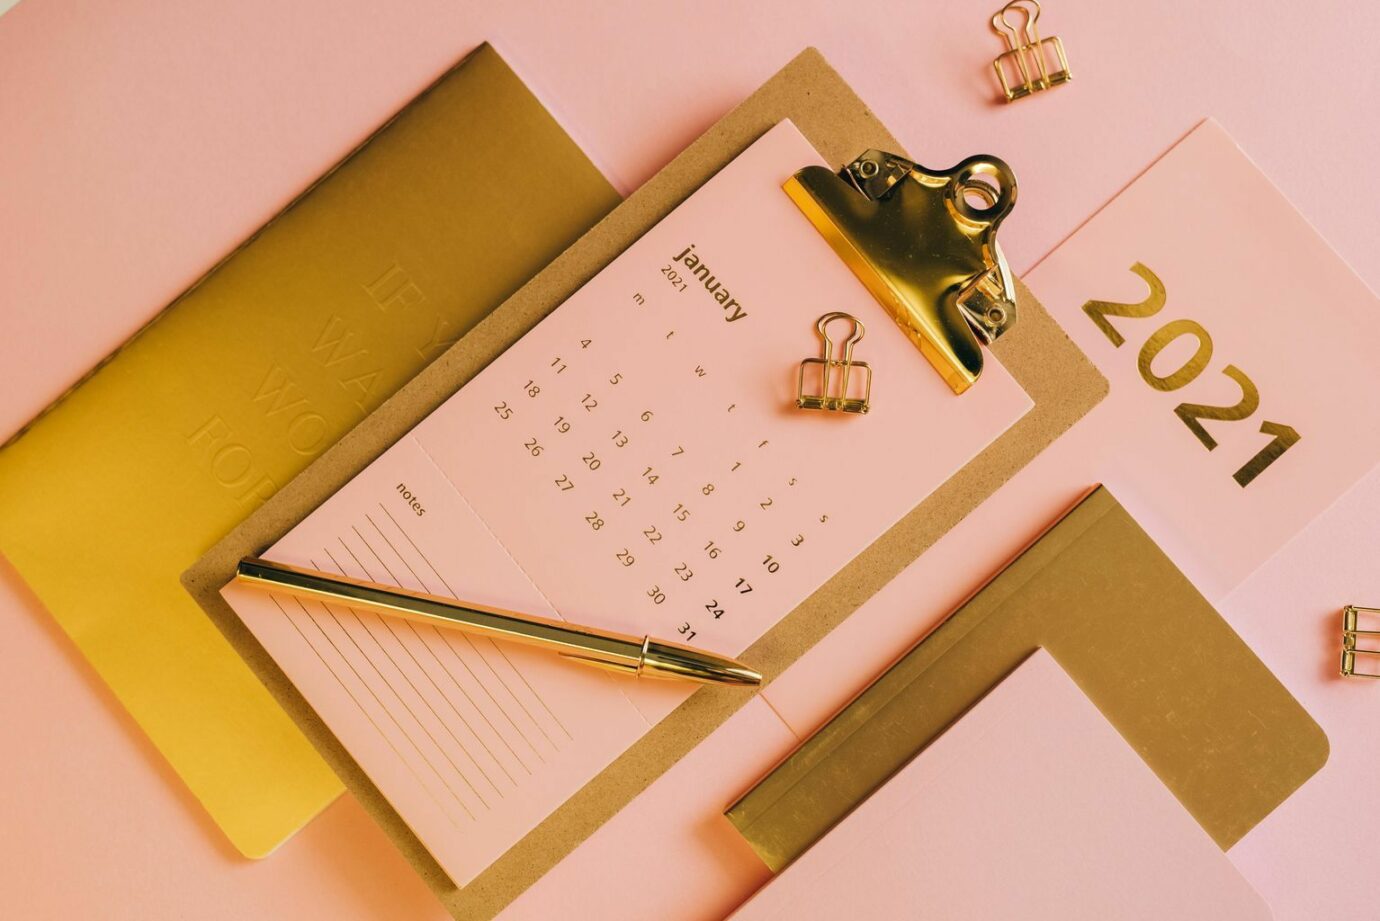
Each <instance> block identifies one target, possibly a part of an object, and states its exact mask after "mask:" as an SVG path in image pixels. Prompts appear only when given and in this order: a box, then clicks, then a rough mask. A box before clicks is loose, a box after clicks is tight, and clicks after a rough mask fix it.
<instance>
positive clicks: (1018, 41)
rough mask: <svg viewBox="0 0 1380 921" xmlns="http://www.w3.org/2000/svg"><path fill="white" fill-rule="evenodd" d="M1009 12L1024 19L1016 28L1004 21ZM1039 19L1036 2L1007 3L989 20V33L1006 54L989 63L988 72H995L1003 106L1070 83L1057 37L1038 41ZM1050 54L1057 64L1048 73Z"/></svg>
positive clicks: (1067, 63)
mask: <svg viewBox="0 0 1380 921" xmlns="http://www.w3.org/2000/svg"><path fill="white" fill-rule="evenodd" d="M1013 12H1014V13H1015V14H1017V15H1018V16H1024V17H1025V18H1024V20H1023V21H1022V22H1021V24H1020V26H1019V27H1017V26H1015V25H1013V24H1012V23H1011V22H1010V21H1009V20H1007V18H1006V14H1007V13H1013ZM1039 18H1040V4H1039V3H1038V2H1037V0H1011V2H1010V3H1008V4H1006V6H1004V7H1002V8H1001V9H999V10H997V12H996V13H995V14H994V15H993V16H992V31H993V32H995V33H997V34H998V35H1000V36H1001V38H1002V41H1004V42H1006V51H1004V52H1002V53H1001V54H999V55H997V57H996V59H995V60H993V61H992V69H993V70H995V71H996V72H997V81H998V82H999V83H1000V84H1001V92H1002V95H1003V96H1005V97H1006V101H1007V102H1015V101H1016V100H1017V99H1024V98H1025V97H1027V96H1030V95H1032V94H1034V93H1039V92H1042V91H1044V90H1047V89H1050V88H1052V87H1055V86H1059V85H1060V84H1062V83H1068V82H1069V81H1070V80H1072V79H1073V74H1071V73H1069V59H1068V58H1067V57H1065V56H1064V43H1063V42H1062V41H1061V40H1060V39H1059V36H1057V35H1053V36H1050V37H1049V38H1040V29H1039V26H1037V25H1036V21H1037V20H1039ZM1050 52H1053V54H1054V61H1055V62H1057V64H1058V66H1057V67H1054V68H1052V69H1051V67H1050V58H1049V53H1050ZM1009 77H1014V78H1015V79H1009Z"/></svg>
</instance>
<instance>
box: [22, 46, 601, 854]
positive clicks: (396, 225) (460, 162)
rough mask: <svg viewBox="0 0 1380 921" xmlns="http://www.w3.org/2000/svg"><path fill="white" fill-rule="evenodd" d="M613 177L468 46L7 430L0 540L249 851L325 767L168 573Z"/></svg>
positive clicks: (281, 827) (442, 334)
mask: <svg viewBox="0 0 1380 921" xmlns="http://www.w3.org/2000/svg"><path fill="white" fill-rule="evenodd" d="M523 164H529V165H530V164H536V165H539V167H540V168H534V169H523V168H521V167H522V165H523ZM514 177H517V178H516V179H515V178H514ZM617 201H618V198H617V196H616V194H615V193H614V191H613V189H612V188H611V187H610V186H609V184H608V183H607V182H606V181H605V180H604V178H603V177H602V176H601V175H600V174H599V172H598V171H597V170H596V169H595V168H594V167H593V166H592V165H591V164H590V163H589V161H588V160H587V159H586V158H585V156H584V154H583V153H582V152H581V151H580V149H579V148H578V147H577V146H576V145H575V144H574V142H572V141H571V140H570V138H569V137H567V136H566V134H565V133H564V132H563V131H562V129H561V127H560V126H559V125H558V124H556V122H555V121H554V120H553V119H552V118H551V116H550V115H549V114H548V113H547V112H546V110H545V109H544V108H543V107H542V105H541V103H540V102H538V101H537V99H536V98H535V97H534V96H532V95H531V93H530V92H529V91H528V90H527V88H526V87H525V86H523V84H522V82H521V81H520V80H519V79H518V78H517V76H516V75H515V74H514V73H513V72H512V71H511V70H509V69H508V66H507V65H506V64H505V63H504V62H503V60H502V59H501V58H500V57H499V56H498V54H497V53H496V52H494V51H493V49H491V48H489V47H488V46H487V45H486V46H483V47H481V48H479V49H478V50H477V51H475V52H474V53H473V54H471V55H470V56H469V57H467V58H466V59H465V60H464V61H462V62H461V63H460V64H458V65H456V66H455V67H454V68H453V69H452V70H450V71H449V72H448V73H446V74H445V75H444V76H442V77H441V78H440V79H439V80H438V81H437V82H436V83H435V84H434V85H433V86H432V87H431V88H430V89H428V90H427V91H425V92H424V93H423V94H422V95H421V96H419V97H418V98H417V99H416V100H414V101H413V102H411V103H410V104H409V105H408V106H407V107H406V108H404V109H403V110H402V111H401V112H400V113H399V114H398V115H396V116H395V117H394V118H393V119H392V120H391V121H389V122H388V123H387V124H386V125H384V126H383V127H382V128H380V129H379V131H378V132H377V133H375V134H374V135H373V136H372V137H371V138H369V139H368V140H367V141H366V142H365V143H364V144H362V145H361V146H360V147H359V148H358V149H356V150H355V151H354V152H353V153H352V154H350V155H349V156H348V157H347V158H346V159H345V160H344V161H342V162H341V163H340V164H339V165H337V166H336V167H335V168H334V169H332V170H331V171H330V172H329V173H327V174H326V176H325V177H324V178H322V179H321V180H319V181H318V182H317V183H316V184H315V185H313V186H312V187H311V188H310V189H308V190H307V192H305V193H304V194H303V195H302V196H301V197H299V198H298V199H297V200H296V201H295V202H293V203H292V204H291V205H289V206H288V208H287V209H286V210H284V211H283V212H282V213H281V214H280V215H278V216H277V217H276V218H274V219H273V220H272V221H271V222H270V223H269V224H268V225H267V226H265V227H264V228H263V229H261V230H260V231H259V232H258V233H257V234H255V235H254V236H253V237H251V238H250V239H249V240H248V241H246V242H245V243H244V244H243V245H242V246H240V247H239V248H238V249H236V250H235V251H234V252H233V253H232V254H231V255H230V256H229V257H227V258H226V259H225V260H224V261H223V262H221V263H220V264H219V265H217V266H216V267H215V268H213V269H212V270H211V271H210V273H208V274H207V275H206V276H205V277H204V278H202V279H201V280H200V281H199V282H197V283H196V284H195V285H194V286H193V287H192V288H191V289H190V290H189V291H187V292H186V293H185V294H183V295H182V296H181V297H179V298H178V299H177V300H176V301H175V302H174V303H173V304H172V305H171V306H169V307H168V308H167V309H166V310H164V311H163V312H162V313H160V314H159V315H158V316H157V317H156V318H155V319H154V320H153V322H151V323H150V324H149V325H148V326H146V327H145V328H144V329H143V330H142V331H141V332H140V333H139V334H138V335H137V336H135V337H134V338H133V339H132V340H130V341H129V342H128V343H126V344H125V345H124V346H123V347H121V349H120V350H119V351H117V352H116V353H115V354H114V355H112V356H111V357H110V358H109V359H107V360H106V361H105V362H104V363H103V364H101V365H100V366H98V367H97V369H96V370H95V371H93V372H92V373H91V374H90V375H88V376H87V377H86V378H85V379H84V380H83V381H82V382H81V383H80V384H78V385H77V386H76V387H74V388H73V389H72V390H71V391H69V392H68V393H67V394H66V395H65V396H64V397H63V398H62V399H61V400H60V401H58V402H57V403H56V404H54V405H53V406H52V407H51V408H50V409H49V410H48V411H47V412H45V414H43V415H41V416H40V417H39V418H38V419H36V420H35V421H34V422H33V423H31V424H30V425H29V426H28V427H27V429H26V430H24V431H23V432H21V433H20V434H19V435H17V436H16V437H15V438H14V439H13V440H12V441H11V443H10V444H9V445H7V446H6V447H5V448H4V450H3V451H0V549H3V551H4V553H5V555H6V556H7V557H8V558H9V559H10V561H11V562H12V563H13V564H14V566H15V567H16V568H17V569H18V570H19V572H20V573H21V574H22V575H23V577H24V579H25V580H26V581H27V582H28V584H29V585H30V586H31V587H32V588H33V590H34V591H35V593H37V595H38V596H39V598H40V599H42V601H43V603H44V604H45V605H46V606H47V607H48V609H49V610H50V611H51V612H52V613H53V616H54V617H56V618H57V620H58V622H59V623H60V624H61V625H62V628H63V629H64V630H65V631H67V633H68V635H70V636H71V637H72V639H73V641H74V642H75V643H76V644H77V646H78V647H79V648H80V649H81V651H82V653H83V654H84V655H85V656H86V658H87V659H88V660H89V661H90V662H91V664H92V665H93V666H94V667H95V668H96V670H97V672H99V673H100V675H101V677H102V678H104V679H105V681H106V682H107V683H108V684H109V685H110V687H111V689H112V690H113V691H114V692H115V695H116V696H117V697H118V698H119V699H120V701H121V702H122V703H123V704H124V706H125V707H126V708H128V710H129V712H130V713H131V714H132V715H133V716H134V718H135V720H136V721H137V722H138V723H139V725H140V726H141V727H142V728H143V730H144V731H145V732H146V733H148V735H149V737H150V739H152V740H153V743H154V745H156V746H157V747H158V749H159V750H160V751H162V753H163V755H164V756H165V757H166V758H167V759H168V761H169V762H170V763H171V764H172V766H173V768H174V769H175V770H176V771H177V773H178V774H179V775H180V776H181V777H182V779H183V780H184V781H185V782H186V783H187V785H188V786H189V787H190V788H191V790H192V792H193V793H194V794H195V795H196V797H197V799H199V800H200V801H201V802H202V804H203V805H205V807H206V809H207V810H208V811H209V812H210V814H211V816H212V818H213V819H214V820H215V821H216V822H217V824H219V825H220V827H221V828H222V829H224V831H225V833H226V834H227V835H228V836H229V837H230V839H231V841H232V842H234V844H235V846H236V847H237V848H239V849H240V850H241V851H242V852H243V853H245V854H246V855H249V856H252V857H257V856H262V855H264V854H266V853H268V852H269V851H271V850H273V848H275V847H276V846H277V845H278V844H279V843H281V842H282V841H283V840H284V839H285V838H286V837H287V836H289V835H291V834H292V833H293V832H294V831H296V830H297V829H298V828H300V827H301V826H302V825H303V824H304V823H305V822H306V821H307V820H308V819H310V818H311V817H312V816H313V815H315V814H316V813H317V812H318V811H319V810H320V809H322V808H323V807H324V806H325V805H326V804H328V803H329V802H330V801H331V800H332V799H334V798H335V797H336V796H337V795H338V794H339V792H340V790H341V786H340V781H339V780H338V779H337V778H336V777H335V776H334V775H333V774H332V772H331V770H330V768H328V767H327V766H326V764H325V762H323V761H322V760H321V758H320V756H319V755H318V754H317V753H316V752H315V751H313V749H312V747H311V745H310V744H309V743H308V742H307V740H306V739H305V738H303V736H302V734H301V733H300V732H299V731H298V729H297V727H296V726H295V725H294V724H293V722H292V720H291V719H289V718H288V716H287V715H286V714H284V713H283V711H282V709H281V708H280V707H279V706H278V704H277V703H276V702H275V701H274V700H273V698H272V696H271V695H270V694H269V693H268V692H267V691H266V690H265V689H264V687H263V685H262V684H261V683H260V682H259V680H258V679H257V678H255V676H254V674H253V672H251V671H250V669H249V668H247V667H246V666H245V664H244V662H243V660H242V659H241V658H240V657H239V656H238V655H236V654H235V651H234V649H233V648H232V647H231V645H230V644H229V643H227V642H226V640H225V638H224V637H223V636H222V635H221V633H220V632H219V631H218V630H217V629H216V627H215V625H214V624H213V623H211V621H209V620H207V618H206V616H205V614H204V613H203V612H202V611H201V610H200V609H199V608H198V607H197V605H196V604H195V602H193V601H192V600H191V599H189V598H188V597H187V595H186V592H185V591H184V590H183V589H182V586H181V584H180V583H179V582H178V576H179V574H180V573H181V572H182V571H183V570H184V569H186V568H187V566H189V565H190V564H191V563H192V562H194V561H195V560H196V559H197V557H198V556H200V555H201V554H202V553H203V552H205V550H206V548H207V547H209V546H211V544H213V543H214V542H215V541H216V540H217V539H218V538H220V537H221V536H222V535H224V534H225V533H226V532H227V531H229V530H230V529H231V528H233V527H234V526H235V525H236V524H238V523H239V522H240V520H241V519H242V518H244V516H246V515H247V514H249V513H250V512H252V511H253V510H254V509H255V508H256V507H257V506H258V505H259V504H260V503H261V502H262V501H263V500H264V499H266V498H267V497H268V496H269V495H271V494H272V493H273V492H274V491H275V490H276V488H277V487H279V486H281V485H283V484H284V483H287V482H288V481H289V480H290V479H291V478H292V477H293V476H294V475H295V474H296V473H297V472H298V471H299V470H301V469H302V468H304V467H306V466H307V464H308V463H309V462H310V461H311V460H312V458H314V457H315V456H317V455H318V454H320V453H321V452H322V451H324V450H325V449H326V448H328V447H329V446H330V445H331V444H332V443H333V442H335V440H336V439H338V438H339V437H340V436H341V435H343V434H344V433H345V432H347V431H349V430H350V428H351V427H352V426H354V425H355V424H356V423H357V422H359V421H360V420H361V419H363V418H364V417H365V416H366V415H367V414H368V413H369V412H370V411H371V410H373V409H374V408H375V407H377V406H378V405H379V404H380V403H381V402H382V401H383V399H384V398H385V397H387V396H388V395H389V394H391V393H392V392H393V391H395V390H396V389H397V388H398V387H400V386H401V385H402V384H403V383H405V382H406V381H407V380H409V379H410V378H411V377H412V376H413V375H415V374H416V373H417V372H418V371H419V370H420V369H421V368H423V367H424V366H425V365H426V364H428V363H429V362H430V361H431V360H432V359H433V358H435V357H436V356H437V355H439V354H441V353H442V352H444V351H445V349H446V348H447V347H448V346H449V345H450V344H451V343H452V342H454V341H455V340H456V339H457V338H458V337H459V336H460V335H461V334H463V333H464V332H466V331H467V330H468V329H469V328H470V327H471V326H473V325H474V324H475V322H477V321H478V320H479V319H480V318H481V317H483V316H484V315H485V314H486V313H487V312H488V311H489V310H491V309H492V308H493V307H494V306H496V305H497V304H499V303H500V302H501V301H502V300H503V299H504V298H506V297H507V296H508V295H510V294H511V293H512V292H513V291H515V290H516V289H517V288H518V286H519V285H521V284H522V283H523V282H525V281H526V280H527V279H528V278H529V277H531V276H532V274H534V273H535V272H536V271H537V270H538V269H539V268H541V267H542V266H543V265H544V264H546V263H547V262H548V261H549V260H550V259H551V258H552V257H554V256H555V255H556V254H558V253H559V252H560V251H561V250H562V249H563V248H564V247H565V246H566V245H567V244H569V243H570V242H571V241H572V240H574V239H575V238H576V237H578V236H579V235H580V234H581V233H582V232H584V231H585V230H586V229H587V228H588V227H590V226H591V225H592V224H593V223H594V222H595V221H597V220H598V219H599V218H600V217H602V216H603V215H604V214H605V213H606V212H607V211H608V210H609V209H610V208H612V207H613V206H614V205H615V204H616V203H617Z"/></svg>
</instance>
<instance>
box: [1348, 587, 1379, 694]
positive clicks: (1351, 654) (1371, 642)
mask: <svg viewBox="0 0 1380 921" xmlns="http://www.w3.org/2000/svg"><path fill="white" fill-rule="evenodd" d="M1362 614H1376V615H1380V608H1363V607H1361V606H1359V605H1355V604H1349V605H1347V606H1346V607H1344V608H1342V674H1343V675H1344V676H1346V677H1348V678H1380V672H1373V671H1357V670H1356V657H1357V656H1371V657H1373V658H1377V659H1380V630H1360V629H1357V628H1358V626H1359V624H1360V622H1361V615H1362ZM1360 637H1370V639H1365V640H1360V642H1364V643H1366V644H1367V647H1366V648H1364V649H1362V648H1358V645H1357V644H1358V639H1359V638H1360Z"/></svg>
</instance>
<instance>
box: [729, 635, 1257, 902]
mask: <svg viewBox="0 0 1380 921" xmlns="http://www.w3.org/2000/svg"><path fill="white" fill-rule="evenodd" d="M731 917H732V919H733V921H787V919H790V921H808V919H821V921H822V919H837V918H933V919H960V918H961V919H963V921H1010V919H1013V918H1020V919H1022V921H1103V919H1107V918H1116V919H1118V921H1165V919H1169V918H1172V919H1174V921H1195V919H1196V921H1267V919H1269V918H1270V911H1269V908H1268V907H1267V906H1266V905H1265V903H1264V902H1263V901H1262V900H1261V898H1260V896H1259V895H1257V894H1256V893H1255V891H1254V890H1253V889H1251V887H1250V885H1249V884H1248V883H1247V882H1246V881H1245V880H1244V879H1242V877H1241V874H1239V873H1238V872H1237V871H1236V869H1235V868H1234V867H1233V866H1232V865H1231V862H1230V861H1229V860H1227V857H1226V855H1224V854H1223V853H1222V852H1221V851H1220V850H1218V848H1217V845H1216V844H1214V843H1213V841H1212V839H1211V838H1209V837H1208V835H1207V833H1206V832H1204V831H1203V830H1202V828H1200V827H1199V826H1198V824H1197V823H1196V822H1195V821H1194V820H1193V818H1192V816H1190V815H1189V814H1188V813H1187V812H1186V811H1184V808H1183V807H1182V806H1181V805H1179V802H1178V801H1177V800H1175V799H1174V796H1173V794H1171V793H1170V792H1169V791H1168V790H1167V789H1165V787H1164V785H1163V784H1161V783H1160V781H1159V778H1157V777H1156V776H1155V775H1154V773H1153V772H1151V770H1150V769H1149V768H1148V767H1147V766H1146V765H1145V762H1143V761H1142V760H1141V759H1140V756H1139V755H1137V754H1136V752H1135V751H1134V750H1133V749H1132V748H1131V747H1130V746H1129V745H1128V744H1127V743H1126V741H1125V740H1124V739H1122V738H1121V736H1120V735H1118V734H1117V732H1116V730H1115V729H1113V728H1112V727H1111V725H1110V724H1109V723H1108V722H1107V721H1106V720H1105V719H1103V718H1102V714H1101V713H1099V712H1098V711H1097V708H1096V707H1094V706H1093V705H1092V703H1091V702H1089V701H1088V699H1087V698H1086V697H1084V696H1083V694H1082V693H1081V692H1080V691H1079V690H1078V687H1077V685H1075V684H1074V683H1073V681H1072V680H1071V679H1070V678H1069V677H1068V675H1066V674H1064V672H1063V670H1062V669H1060V668H1059V666H1058V664H1057V663H1056V662H1055V661H1054V659H1053V657H1051V656H1050V655H1049V654H1048V653H1046V652H1044V651H1043V650H1041V651H1039V652H1037V653H1035V654H1034V655H1033V656H1032V657H1031V658H1030V659H1028V660H1027V661H1026V662H1025V663H1024V664H1022V665H1021V666H1020V667H1019V668H1018V669H1017V670H1016V671H1015V672H1013V673H1012V674H1011V675H1010V676H1009V677H1008V678H1007V679H1006V680H1005V681H1003V682H1002V683H1001V684H1000V685H998V686H997V688H996V689H995V690H993V691H992V692H991V693H990V694H989V695H988V696H987V697H986V698H984V699H983V700H982V701H981V702H980V703H978V704H977V706H975V707H974V708H973V709H972V710H970V711H969V712H968V713H967V714H966V715H965V716H964V717H963V718H962V719H961V720H960V721H959V722H958V723H956V724H955V725H954V726H952V727H951V728H950V729H949V730H948V731H947V732H945V733H944V735H943V736H942V737H940V739H939V740H938V741H937V742H935V743H934V745H932V746H931V747H930V748H928V749H926V750H925V751H924V752H923V753H922V754H921V755H920V756H919V757H918V758H916V759H915V760H914V761H912V762H911V763H910V764H909V765H907V766H906V767H905V768H903V769H902V770H901V771H900V772H899V773H898V774H897V775H896V776H895V777H893V778H892V779H891V780H890V781H888V782H887V783H886V785H885V786H883V787H882V788H881V789H880V790H878V791H877V792H875V793H873V794H872V796H871V797H869V798H868V799H867V801H866V802H864V803H863V804H862V805H861V806H860V807H858V809H857V810H855V811H854V812H853V813H852V814H850V815H849V816H848V817H847V818H846V819H844V820H843V822H841V823H840V824H839V825H838V826H837V827H836V828H834V829H833V830H832V831H831V832H829V834H827V835H826V836H825V837H824V838H822V839H820V841H819V842H817V843H816V844H815V845H814V847H812V848H810V850H808V851H806V852H805V854H804V855H802V856H801V857H800V859H799V860H797V861H796V862H795V863H794V864H792V865H791V866H789V867H787V868H786V869H785V870H784V871H782V872H781V873H780V874H779V875H778V876H777V877H776V878H775V879H774V880H773V881H772V882H770V883H768V884H767V886H766V887H765V888H763V889H762V890H761V891H759V892H758V893H757V895H756V896H754V897H753V898H752V899H751V900H750V901H748V903H747V904H746V905H744V906H743V907H742V908H741V909H740V910H739V911H737V912H736V913H734V914H733V915H732V916H731Z"/></svg>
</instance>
